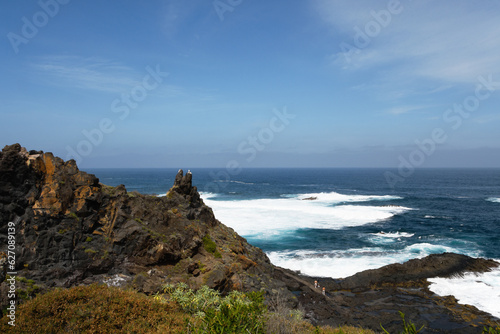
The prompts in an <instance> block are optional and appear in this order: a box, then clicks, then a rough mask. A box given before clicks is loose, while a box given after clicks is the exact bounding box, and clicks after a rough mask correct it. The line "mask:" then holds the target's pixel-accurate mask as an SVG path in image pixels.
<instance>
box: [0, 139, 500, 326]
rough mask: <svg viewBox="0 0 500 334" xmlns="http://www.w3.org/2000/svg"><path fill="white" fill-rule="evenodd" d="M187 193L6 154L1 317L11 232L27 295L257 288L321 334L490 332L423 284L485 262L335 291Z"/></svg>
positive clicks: (383, 271)
mask: <svg viewBox="0 0 500 334" xmlns="http://www.w3.org/2000/svg"><path fill="white" fill-rule="evenodd" d="M192 182H193V176H192V174H191V173H190V172H188V173H186V174H184V172H183V171H182V170H180V171H179V172H178V174H177V176H176V177H175V181H174V185H173V186H172V188H171V189H170V190H169V191H168V192H167V194H166V196H164V197H156V196H147V195H142V194H139V193H137V192H127V189H126V188H125V186H123V185H120V186H118V187H109V186H106V185H103V184H101V183H99V180H98V179H97V178H96V177H95V176H94V175H91V174H87V173H85V172H82V171H79V170H78V167H77V166H76V163H75V162H74V161H73V160H70V161H66V162H65V161H63V160H62V159H60V158H57V157H54V156H53V155H52V154H51V153H43V152H42V151H29V152H28V151H27V150H26V149H24V148H22V147H21V146H20V145H19V144H15V145H11V146H6V147H5V148H4V149H3V151H2V152H0V307H4V306H5V305H6V302H7V300H6V296H7V293H6V291H7V289H8V286H7V284H6V282H5V278H6V272H7V261H6V259H7V256H6V252H7V245H8V243H7V240H8V236H7V231H8V229H7V227H8V223H9V222H13V223H15V226H16V249H15V253H16V267H15V270H16V271H17V272H18V277H25V278H27V279H28V280H33V281H34V282H35V283H36V285H37V286H38V287H39V289H38V290H37V289H35V288H34V285H33V283H26V282H33V281H28V280H23V281H24V282H21V281H18V283H19V286H18V288H19V289H21V290H24V292H25V295H26V294H29V293H33V292H34V291H38V292H41V291H44V290H46V289H47V288H50V287H71V286H75V285H79V284H90V283H93V282H104V283H107V284H109V285H115V286H122V287H132V288H134V289H136V290H138V291H143V292H145V293H154V292H156V291H158V290H159V288H160V286H161V285H162V284H164V283H175V282H180V281H182V282H186V283H187V284H188V285H189V286H191V287H193V288H198V287H200V286H202V285H204V284H206V285H208V286H210V287H212V288H216V289H219V290H220V291H222V292H228V291H230V290H235V289H236V290H244V291H246V290H261V289H263V290H264V291H265V292H266V293H267V295H275V296H276V295H278V296H279V298H280V299H281V300H282V301H283V303H285V304H287V305H288V306H290V307H296V306H297V305H298V304H301V307H302V308H303V309H304V310H305V314H306V317H307V319H309V320H310V321H311V322H312V323H313V324H319V325H325V324H328V325H333V326H338V325H342V324H348V325H354V326H363V327H367V328H371V329H373V330H375V331H380V324H382V325H383V326H384V327H385V328H386V329H388V330H389V331H390V332H391V333H392V332H398V331H400V329H401V321H400V317H399V313H398V311H402V312H404V313H406V314H407V319H409V320H411V321H413V322H414V323H416V324H417V325H425V326H426V332H427V333H480V332H481V330H482V326H483V325H493V324H494V323H495V322H496V321H499V319H496V318H494V317H492V316H491V315H488V314H486V313H484V312H481V311H479V310H477V309H476V308H474V307H471V306H466V305H460V304H458V303H457V302H456V300H455V299H454V298H452V297H439V296H436V295H434V294H433V293H432V292H430V291H429V289H428V282H427V278H429V277H436V276H441V277H450V276H454V275H460V274H463V273H464V272H469V271H470V272H484V271H488V270H490V268H493V267H495V266H498V263H496V262H494V261H491V260H484V259H473V258H470V257H467V256H463V255H457V254H440V255H431V256H429V257H426V258H424V259H418V260H411V261H408V262H407V263H404V264H393V265H389V266H385V267H383V268H380V269H376V270H368V271H365V272H361V273H358V274H356V275H353V276H351V277H348V278H346V279H343V280H333V279H327V278H312V277H304V276H300V275H298V274H297V273H295V272H292V271H290V270H285V269H282V268H278V267H275V266H273V265H272V264H271V263H270V262H269V259H268V257H267V256H266V255H265V254H264V253H263V252H262V251H261V250H260V249H258V248H256V247H253V246H251V245H250V244H248V243H247V242H246V240H245V239H244V238H242V237H240V236H239V235H237V234H236V233H235V232H234V231H233V230H232V229H230V228H228V227H226V226H225V225H223V224H221V223H220V222H219V221H218V220H217V219H216V218H215V217H214V214H213V212H212V210H211V209H210V208H209V207H207V206H206V205H205V204H204V203H203V200H202V199H201V198H200V195H199V193H198V191H197V188H196V187H194V186H193V185H192ZM310 200H312V198H311V199H310ZM212 243H215V245H216V250H215V251H214V250H213V248H212V247H209V246H208V245H212ZM9 271H10V270H9ZM314 280H318V281H319V283H320V285H321V287H325V288H326V295H322V293H321V289H317V288H315V287H314V285H313V282H314ZM273 299H274V300H276V298H274V297H273V298H270V300H273Z"/></svg>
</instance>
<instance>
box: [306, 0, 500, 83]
mask: <svg viewBox="0 0 500 334" xmlns="http://www.w3.org/2000/svg"><path fill="white" fill-rule="evenodd" d="M400 3H401V7H402V11H401V13H399V14H397V15H392V17H391V20H390V23H389V24H388V25H387V26H385V27H381V30H380V32H379V33H378V34H377V35H376V36H373V37H371V38H370V42H369V43H368V45H366V46H364V47H362V48H358V49H359V52H357V53H356V54H355V53H352V55H351V56H352V59H350V60H351V61H350V62H346V57H345V53H343V52H341V49H340V46H339V47H338V48H337V51H336V52H334V53H333V54H332V55H331V59H332V60H333V64H334V65H335V66H338V67H341V68H344V69H346V70H360V69H362V70H363V69H364V70H369V69H373V68H376V67H379V66H391V67H392V71H390V70H389V71H388V73H389V74H391V75H393V76H394V77H401V76H415V77H420V78H425V79H431V80H439V81H441V82H443V84H460V83H471V82H476V81H477V77H478V76H479V75H485V74H488V73H492V72H493V73H494V71H498V69H500V44H499V43H498V36H499V35H500V26H499V25H498V24H497V23H496V22H497V21H498V15H497V13H498V12H499V10H500V3H498V2H487V3H480V4H479V3H472V2H470V1H465V0H458V1H454V2H428V1H418V2H415V1H413V2H410V1H401V2H400ZM387 4H388V1H379V2H372V1H364V0H362V1H356V2H353V1H346V0H340V1H327V0H316V1H315V6H316V9H317V11H318V13H319V15H320V17H321V18H322V19H323V20H324V22H326V23H327V24H329V25H331V27H332V28H333V29H334V34H335V36H336V38H338V39H339V40H340V41H341V42H342V41H343V42H345V43H347V44H350V45H352V46H353V47H355V46H356V45H355V43H354V40H353V38H354V36H355V34H356V30H355V28H356V27H357V28H360V29H361V30H362V31H364V30H365V27H366V24H367V23H368V22H370V21H374V22H375V19H374V17H373V16H372V14H371V13H372V11H375V12H379V11H380V10H386V9H387ZM341 42H339V45H340V43H341Z"/></svg>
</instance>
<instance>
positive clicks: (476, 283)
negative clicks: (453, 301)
mask: <svg viewBox="0 0 500 334" xmlns="http://www.w3.org/2000/svg"><path fill="white" fill-rule="evenodd" d="M429 281H430V282H431V285H430V286H429V288H430V290H431V291H433V292H434V293H436V294H438V295H440V296H449V295H453V296H455V298H457V299H458V301H459V302H460V303H461V304H469V305H473V306H475V307H477V308H478V309H480V310H483V311H485V312H488V313H491V314H493V315H494V316H496V317H499V318H500V268H497V269H494V270H492V271H491V272H488V273H483V274H480V275H475V274H473V273H468V274H465V275H464V277H461V278H439V277H438V278H431V279H429Z"/></svg>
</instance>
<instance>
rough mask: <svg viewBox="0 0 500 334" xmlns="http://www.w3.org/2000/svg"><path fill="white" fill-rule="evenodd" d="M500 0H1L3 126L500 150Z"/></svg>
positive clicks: (242, 149)
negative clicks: (476, 0) (499, 0)
mask: <svg viewBox="0 0 500 334" xmlns="http://www.w3.org/2000/svg"><path fill="white" fill-rule="evenodd" d="M499 13H500V2H498V1H492V0H486V1H481V2H473V1H463V0H458V1H425V0H424V1H409V0H401V1H397V0H390V1H368V0H361V1H347V0H340V1H333V0H329V1H328V0H309V1H284V0H277V1H261V0H253V1H250V0H220V1H201V0H191V1H180V0H179V1H177V0H173V1H147V2H146V1H142V2H140V1H131V0H128V1H119V2H118V1H92V0H88V1H81V0H71V1H69V0H41V1H38V2H37V1H2V2H1V3H0V22H1V23H0V35H1V36H2V42H1V43H2V52H1V53H0V70H1V73H2V75H1V78H0V98H1V100H2V104H1V106H0V117H1V123H0V144H2V146H3V145H7V144H12V143H15V142H19V143H21V144H22V145H23V146H25V147H27V148H28V149H37V150H38V149H41V150H44V151H51V152H54V154H56V155H58V156H61V157H62V158H64V159H67V158H75V159H76V160H77V162H78V163H79V165H80V167H179V166H183V167H186V166H187V167H226V166H227V165H228V164H229V165H230V166H238V167H240V166H241V167H393V168H397V167H398V166H401V164H410V165H412V166H413V167H500V140H499V139H500V138H499V136H500V135H499V133H500V131H498V129H499V128H500V107H499V106H500V39H499V36H500V24H498V14H499Z"/></svg>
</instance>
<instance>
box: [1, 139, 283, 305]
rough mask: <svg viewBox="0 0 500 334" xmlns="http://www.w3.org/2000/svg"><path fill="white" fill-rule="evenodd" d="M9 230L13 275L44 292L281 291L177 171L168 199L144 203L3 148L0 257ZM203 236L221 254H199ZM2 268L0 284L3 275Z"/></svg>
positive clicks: (257, 254) (43, 156)
mask: <svg viewBox="0 0 500 334" xmlns="http://www.w3.org/2000/svg"><path fill="white" fill-rule="evenodd" d="M9 222H15V224H16V268H15V269H16V271H18V275H19V276H21V277H26V278H28V279H32V280H34V281H35V282H36V284H37V285H39V286H41V287H44V288H47V287H53V286H59V287H70V286H74V285H78V284H82V283H83V284H89V283H92V282H115V283H117V284H118V283H120V284H121V285H124V284H125V285H128V286H132V287H134V288H136V289H138V290H141V291H145V292H155V291H156V290H157V289H158V288H159V286H160V285H161V284H163V283H166V282H176V281H185V282H187V283H189V285H190V286H192V287H195V288H196V287H199V286H201V285H203V284H209V285H210V286H211V287H213V288H216V289H219V290H221V291H229V290H231V289H242V290H245V289H250V288H253V289H260V288H267V287H268V286H269V287H271V288H276V287H278V286H282V285H283V284H282V283H280V282H275V281H274V280H272V279H271V275H272V273H273V271H274V267H273V266H272V265H271V264H270V262H269V259H268V258H267V256H266V255H265V254H264V253H263V252H262V251H261V250H260V249H258V248H255V247H253V246H251V245H249V244H248V243H247V242H246V240H245V239H243V238H241V237H240V236H238V235H237V234H236V233H235V232H234V231H233V230H232V229H230V228H228V227H226V226H224V225H222V224H221V223H220V222H219V221H217V220H216V219H215V217H214V215H213V212H212V210H211V209H210V208H209V207H207V206H206V205H205V204H204V203H203V200H202V199H201V198H200V195H199V193H198V191H197V189H196V187H193V186H192V174H191V173H189V172H188V173H187V174H186V175H184V174H183V172H182V171H179V173H178V175H177V176H176V179H175V183H174V185H173V187H172V189H170V190H169V192H168V195H167V196H165V197H156V196H147V195H141V194H139V193H137V192H132V193H129V192H127V190H126V188H125V187H124V186H123V185H121V186H118V187H109V186H106V185H102V184H100V183H99V179H98V178H96V177H95V176H94V175H91V174H87V173H85V172H82V171H79V170H78V167H77V166H76V164H75V162H74V161H73V160H70V161H67V162H65V161H63V160H62V159H60V158H57V157H54V156H53V155H52V154H51V153H42V152H38V151H31V152H30V153H28V151H27V150H25V149H24V148H22V147H21V146H20V145H18V144H15V145H11V146H6V147H5V148H4V149H3V151H2V152H1V153H0V247H1V248H0V259H3V258H5V255H6V247H7V225H8V223H9ZM204 238H209V239H210V240H212V241H213V242H214V243H215V244H216V246H217V252H218V255H219V254H220V256H218V257H215V256H214V254H213V253H211V252H209V251H207V250H206V249H205V246H204V243H203V240H204ZM0 262H1V263H2V264H1V268H0V273H1V274H0V282H2V281H3V280H4V279H5V273H6V269H7V267H6V263H5V261H0ZM249 263H251V264H252V265H249ZM193 268H195V269H198V270H195V269H193ZM153 269H154V270H153ZM191 269H192V270H191ZM257 277H259V279H257ZM4 284H5V283H4ZM4 296H5V294H3V295H2V297H4ZM0 302H5V300H0Z"/></svg>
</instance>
